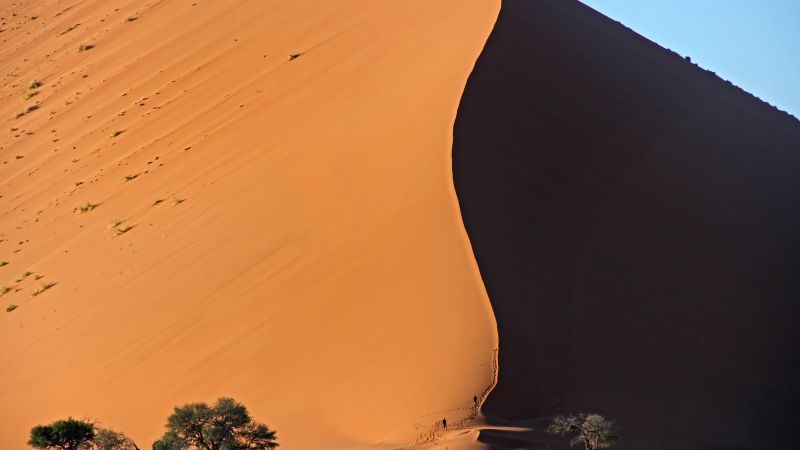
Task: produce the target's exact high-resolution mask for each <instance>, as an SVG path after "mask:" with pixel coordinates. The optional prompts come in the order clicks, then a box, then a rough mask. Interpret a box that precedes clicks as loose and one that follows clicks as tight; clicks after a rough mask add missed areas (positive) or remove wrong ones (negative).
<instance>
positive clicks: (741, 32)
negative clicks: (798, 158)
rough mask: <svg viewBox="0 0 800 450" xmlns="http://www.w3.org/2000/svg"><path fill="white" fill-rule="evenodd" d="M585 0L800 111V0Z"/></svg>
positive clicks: (794, 111) (767, 97)
mask: <svg viewBox="0 0 800 450" xmlns="http://www.w3.org/2000/svg"><path fill="white" fill-rule="evenodd" d="M581 1H583V3H585V4H587V5H589V6H591V7H592V8H594V9H596V10H598V11H600V12H602V13H603V14H605V15H606V16H608V17H611V18H613V19H614V20H618V21H620V22H622V23H624V24H625V25H627V26H628V27H630V28H632V29H634V30H635V31H636V32H638V33H639V34H642V35H644V36H646V37H647V38H649V39H651V40H653V41H655V42H657V43H658V44H660V45H662V46H664V47H666V48H669V49H671V50H674V51H676V52H678V53H679V54H681V55H683V56H689V57H691V58H692V61H694V62H696V63H697V64H698V65H700V66H701V67H703V68H705V69H708V70H712V71H714V72H716V73H717V75H719V76H720V77H722V78H724V79H726V80H730V81H731V82H732V83H734V84H736V85H737V86H740V87H741V88H743V89H744V90H746V91H748V92H750V93H752V94H754V95H756V96H758V97H759V98H761V99H762V100H765V101H767V102H769V103H771V104H773V105H775V106H777V107H778V108H780V109H782V110H784V111H787V112H789V113H791V114H793V115H794V116H795V117H800V88H798V84H797V81H798V80H800V1H797V0H703V1H696V0H671V1H668V2H665V1H661V0H581Z"/></svg>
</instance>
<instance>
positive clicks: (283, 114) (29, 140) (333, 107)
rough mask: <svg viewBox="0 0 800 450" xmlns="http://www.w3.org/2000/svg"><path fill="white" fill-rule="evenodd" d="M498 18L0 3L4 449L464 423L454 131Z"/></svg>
mask: <svg viewBox="0 0 800 450" xmlns="http://www.w3.org/2000/svg"><path fill="white" fill-rule="evenodd" d="M498 9H499V4H498V3H497V2H494V1H487V2H462V1H456V0H452V1H442V0H437V1H435V2H430V1H403V2H374V1H355V0H354V1H337V2H328V1H310V0H292V1H290V2H265V1H260V0H259V1H256V0H250V1H237V2H229V1H206V0H186V1H183V0H176V1H168V2H167V1H154V0H151V1H147V0H123V1H117V2H106V1H100V0H86V1H77V0H76V1H64V0H61V1H56V0H47V1H43V2H33V1H23V2H16V3H11V2H8V1H5V2H0V16H2V17H3V21H4V22H3V23H4V25H3V26H2V28H3V32H2V33H0V73H1V74H2V78H1V79H0V121H2V129H0V163H2V164H0V261H7V262H8V264H6V265H4V266H2V267H0V284H3V285H5V286H8V287H10V288H11V289H10V290H9V292H7V293H5V294H3V295H2V297H0V298H1V299H2V302H3V303H4V306H5V305H6V304H10V303H13V304H16V305H17V308H16V309H15V310H13V311H11V312H9V313H5V312H3V313H2V314H0V341H1V342H2V343H3V345H2V346H0V405H2V408H0V448H2V449H16V448H22V447H24V443H25V440H26V439H27V433H28V430H29V429H30V427H31V426H33V425H35V424H39V423H47V422H50V421H52V420H55V419H58V418H64V417H67V416H73V417H84V416H90V417H92V418H96V419H99V420H100V421H101V422H102V425H104V426H111V427H113V428H115V429H117V430H120V431H124V432H125V433H126V434H128V435H129V436H131V437H133V438H134V439H135V440H136V441H137V442H138V443H139V445H140V447H141V448H149V446H150V443H151V442H152V440H153V439H154V438H156V437H157V436H159V435H160V434H161V433H163V425H164V422H165V420H166V418H167V416H168V414H169V413H170V412H171V410H172V407H173V406H174V405H179V404H182V403H185V402H191V401H207V402H213V401H214V400H215V399H216V398H217V397H220V396H231V397H234V398H236V400H238V401H241V402H243V403H244V404H245V405H247V407H248V409H249V410H250V412H251V413H252V414H253V416H254V418H255V419H256V420H258V421H260V422H266V423H267V424H268V425H269V426H270V427H271V428H274V429H276V430H277V431H278V437H279V442H280V443H281V445H282V447H281V448H287V449H292V448H294V449H316V448H325V449H336V448H360V447H369V448H397V447H399V446H403V445H408V444H409V443H413V442H415V441H419V440H420V439H425V436H429V435H430V433H431V432H432V431H435V428H434V425H435V423H436V422H437V421H439V420H441V419H442V417H443V416H447V418H448V420H449V421H450V422H451V423H458V422H459V421H462V420H464V419H466V418H467V417H469V416H470V415H471V414H472V413H473V412H474V411H473V409H472V402H473V400H472V399H473V395H481V393H482V392H484V391H485V390H486V389H487V388H488V386H490V385H491V382H492V377H493V374H492V363H491V361H492V355H493V351H494V349H496V347H497V336H496V328H495V323H494V317H493V315H492V310H491V306H490V304H489V302H488V299H487V297H486V293H485V292H484V288H483V285H482V282H481V279H480V276H479V274H478V270H477V266H476V264H475V262H474V259H473V256H472V253H471V248H470V245H469V242H468V240H467V236H466V233H465V231H464V229H463V225H462V223H461V217H460V213H459V209H458V204H457V199H456V196H455V191H454V189H453V185H452V177H451V171H450V170H451V166H450V149H451V139H452V134H451V133H452V125H453V121H454V119H455V114H456V109H457V106H458V102H459V98H460V95H461V93H462V89H463V87H464V84H465V83H466V80H467V76H468V74H469V72H470V70H471V69H472V66H473V64H474V62H475V60H476V58H477V56H478V54H479V52H480V51H481V48H482V46H483V44H484V42H485V40H486V37H487V36H488V34H489V32H490V30H491V28H492V26H493V24H494V20H495V18H496V16H497V12H498ZM290 55H292V56H290ZM32 81H39V82H41V85H40V86H37V85H36V84H37V83H32ZM31 86H33V87H31ZM32 106H34V108H29V107H32ZM18 113H21V114H19V117H17V115H18ZM87 203H90V204H92V205H95V207H94V208H89V207H87V208H83V211H82V210H81V207H82V206H84V205H86V204H87ZM116 221H122V222H121V223H117V222H116ZM129 227H130V228H129ZM28 271H30V272H32V274H30V275H29V276H27V277H21V278H20V281H15V280H16V279H17V277H19V276H20V275H21V274H23V273H25V272H28ZM41 283H55V284H54V285H48V288H47V289H46V290H43V291H40V292H38V293H37V295H33V294H34V293H36V292H37V289H40V288H41ZM434 434H435V433H434ZM450 448H451V449H452V448H454V447H452V446H451V447H450Z"/></svg>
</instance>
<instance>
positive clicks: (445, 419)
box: [442, 418, 447, 430]
mask: <svg viewBox="0 0 800 450" xmlns="http://www.w3.org/2000/svg"><path fill="white" fill-rule="evenodd" d="M442 428H444V429H445V430H446V429H447V418H444V419H442Z"/></svg>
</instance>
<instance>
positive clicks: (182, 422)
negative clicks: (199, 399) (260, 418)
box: [153, 398, 278, 450]
mask: <svg viewBox="0 0 800 450" xmlns="http://www.w3.org/2000/svg"><path fill="white" fill-rule="evenodd" d="M166 427H167V432H166V433H164V436H162V438H161V439H159V440H158V441H156V442H154V443H153V450H184V449H199V450H266V449H272V448H275V447H277V446H278V443H277V442H276V440H277V437H276V435H275V431H272V430H270V429H269V428H268V427H267V426H266V425H264V424H260V423H256V422H254V421H253V419H252V418H251V417H250V414H249V413H248V412H247V408H246V407H245V406H244V405H243V404H241V403H238V402H236V401H235V400H233V399H232V398H220V399H219V400H217V403H216V404H214V406H209V405H208V404H207V403H189V404H186V405H184V406H181V407H176V408H175V412H174V413H173V414H172V415H171V416H169V418H168V419H167V425H166Z"/></svg>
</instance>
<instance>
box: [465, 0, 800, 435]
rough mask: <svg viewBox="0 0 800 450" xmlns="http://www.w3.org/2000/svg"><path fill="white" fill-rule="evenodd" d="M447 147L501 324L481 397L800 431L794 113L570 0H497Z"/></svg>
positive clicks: (799, 190) (495, 414) (685, 430)
mask: <svg viewBox="0 0 800 450" xmlns="http://www.w3.org/2000/svg"><path fill="white" fill-rule="evenodd" d="M453 152H454V154H453V159H454V160H453V164H454V176H455V183H456V191H457V192H458V196H459V200H460V202H461V208H462V213H463V218H464V222H465V225H466V227H467V231H468V233H469V236H470V239H471V241H472V244H473V248H474V251H475V255H476V258H477V261H478V264H479V267H480V270H481V274H482V276H483V279H484V282H485V284H486V288H487V291H488V293H489V297H490V299H491V301H492V305H493V307H494V311H495V314H496V317H497V322H498V327H499V335H500V356H501V357H500V374H501V376H500V379H499V383H498V386H497V388H496V389H495V391H494V392H493V393H492V395H491V396H490V397H489V400H488V402H487V404H486V407H485V411H486V414H487V416H489V417H492V418H494V419H495V420H496V421H500V422H502V419H505V420H508V421H510V422H511V423H514V424H517V425H521V426H526V427H529V428H534V429H536V428H537V427H538V430H539V434H541V427H542V425H543V424H544V423H546V417H547V416H550V415H552V414H554V413H559V412H578V411H598V412H600V413H603V414H605V415H607V416H609V417H610V418H613V419H616V420H617V421H618V424H619V427H620V431H621V434H622V436H623V438H622V440H621V441H620V443H619V448H620V449H675V448H685V449H690V448H691V449H700V448H703V449H709V448H719V449H722V448H726V449H728V448H737V449H745V448H747V449H751V448H752V449H756V448H758V449H786V448H797V447H798V446H800V444H799V443H798V440H797V436H796V433H795V430H797V429H800V416H798V415H797V413H796V412H797V409H798V406H800V388H798V386H797V382H796V380H797V379H798V377H800V354H798V347H797V343H798V342H800V339H798V338H800V328H798V326H797V319H796V318H797V316H798V314H800V303H798V299H800V283H799V282H798V280H800V279H799V278H798V277H797V274H796V269H797V268H798V267H799V266H800V259H799V257H800V237H798V236H800V234H798V230H799V229H800V228H798V227H799V226H800V176H798V173H800V122H798V121H797V120H796V119H795V118H793V117H790V116H789V115H787V114H785V113H782V112H779V111H777V110H775V109H774V108H772V107H770V106H769V105H767V104H765V103H762V102H761V101H759V100H758V99H756V98H754V97H752V96H751V95H749V94H746V93H744V92H743V91H741V90H739V89H738V88H735V87H734V86H732V85H730V84H729V83H727V82H724V81H723V80H721V79H719V78H717V77H716V76H715V75H713V74H711V73H708V72H706V71H704V70H702V69H701V68H698V67H697V66H695V65H693V64H691V63H690V62H688V61H686V60H684V59H683V58H681V57H680V56H678V55H676V54H674V53H672V52H669V51H667V50H664V49H662V48H660V47H658V46H657V45H655V44H653V43H652V42H649V41H647V40H645V39H643V38H642V37H640V36H638V35H636V34H635V33H633V32H632V31H630V30H628V29H626V28H624V27H623V26H621V25H619V24H617V23H615V22H613V21H611V20H609V19H607V18H605V17H603V16H601V15H600V14H598V13H596V12H594V11H593V10H591V9H589V8H587V7H585V6H583V5H581V4H579V3H577V2H575V1H567V0H538V1H523V0H506V1H504V2H503V8H502V10H501V12H500V16H499V18H498V22H497V24H496V26H495V28H494V30H493V32H492V34H491V36H490V38H489V40H488V42H487V44H486V46H485V48H484V51H483V53H482V54H481V56H480V58H479V60H478V62H477V64H476V67H475V70H474V71H473V73H472V75H471V76H470V78H469V81H468V84H467V87H466V89H465V92H464V96H463V98H462V101H461V105H460V108H459V112H458V118H457V121H456V124H455V130H454V150H453ZM537 418H539V419H541V420H539V422H537V421H536V420H534V419H537ZM542 420H544V421H543V422H542ZM544 439H545V438H544V437H543V436H540V435H536V432H535V431H534V432H529V433H517V434H516V435H515V434H514V433H511V432H503V431H502V430H500V431H494V432H485V433H483V436H482V437H481V440H482V441H484V442H486V443H488V444H490V445H491V446H492V447H494V448H543V447H544V446H545V445H546V442H547V441H545V440H544ZM561 442H562V444H561V445H562V446H563V445H564V444H563V441H561ZM551 448H559V447H557V446H556V444H555V443H552V447H551Z"/></svg>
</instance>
